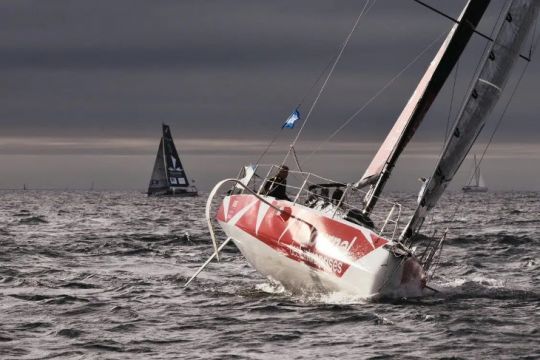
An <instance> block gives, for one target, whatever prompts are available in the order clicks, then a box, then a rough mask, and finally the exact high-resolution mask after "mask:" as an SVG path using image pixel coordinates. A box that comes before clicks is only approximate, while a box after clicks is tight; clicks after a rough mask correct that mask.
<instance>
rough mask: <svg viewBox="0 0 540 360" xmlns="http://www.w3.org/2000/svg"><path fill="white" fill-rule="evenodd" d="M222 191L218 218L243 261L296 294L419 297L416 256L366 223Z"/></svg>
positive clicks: (420, 272) (421, 282) (421, 280)
mask: <svg viewBox="0 0 540 360" xmlns="http://www.w3.org/2000/svg"><path fill="white" fill-rule="evenodd" d="M262 198H263V199H264V200H266V201H268V202H269V203H271V204H272V205H273V206H275V207H277V208H279V209H281V211H277V210H275V209H274V208H272V207H270V206H269V205H267V204H265V203H264V202H263V201H261V200H260V199H259V198H258V197H257V196H254V195H230V196H226V197H225V198H224V200H223V202H222V204H221V206H220V208H219V210H218V213H217V220H218V222H219V224H220V225H221V227H222V228H223V230H224V231H225V233H226V234H227V236H229V237H231V238H232V240H233V241H234V243H235V244H236V246H237V247H238V248H239V249H240V251H241V253H242V254H243V255H244V256H245V257H246V259H247V261H248V262H249V263H250V264H251V265H252V266H253V267H254V268H255V269H256V270H257V271H258V272H260V273H261V274H263V275H265V276H266V277H268V278H269V279H271V280H273V281H277V282H279V283H281V284H282V285H283V287H284V288H285V289H287V290H288V291H290V292H292V293H295V294H326V293H336V292H337V293H343V294H345V295H349V296H354V297H359V298H377V297H381V296H391V297H395V296H405V297H414V296H421V295H422V293H423V290H424V288H425V282H426V276H425V274H424V271H423V270H422V267H421V265H420V264H419V263H418V261H417V260H416V258H414V257H413V256H410V255H409V254H406V253H401V254H399V252H396V251H394V250H393V248H394V246H395V245H396V244H395V243H394V242H392V241H390V240H387V239H385V238H383V237H380V236H379V235H377V234H376V233H374V232H373V231H372V230H370V229H368V228H367V227H363V226H360V225H356V224H353V223H350V222H348V221H345V220H341V219H332V218H330V217H328V216H327V215H325V214H323V213H321V212H320V211H317V210H314V209H311V208H308V207H305V206H302V205H299V204H293V203H292V202H289V201H284V200H276V199H274V198H272V197H262Z"/></svg>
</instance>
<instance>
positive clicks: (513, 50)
mask: <svg viewBox="0 0 540 360" xmlns="http://www.w3.org/2000/svg"><path fill="white" fill-rule="evenodd" d="M539 5H540V2H539V1H538V0H513V1H510V2H509V3H508V4H507V5H506V9H505V10H506V11H505V12H504V13H503V14H506V15H505V18H504V20H503V21H502V22H501V23H500V25H499V28H498V31H497V32H496V34H497V35H496V38H495V41H494V42H493V43H491V44H490V46H489V47H488V49H487V51H486V54H485V56H484V59H483V60H482V63H481V68H480V72H479V75H477V77H476V81H475V82H474V84H473V87H472V88H471V89H470V91H469V94H468V97H467V100H466V101H465V104H464V106H463V108H462V109H461V112H460V114H459V116H458V118H457V121H456V123H455V124H454V127H453V129H452V130H451V134H452V135H451V136H450V137H449V139H448V141H447V142H446V145H445V148H444V151H443V153H442V155H441V158H440V159H439V163H438V165H437V167H436V170H435V173H434V174H433V176H432V177H431V178H430V179H429V180H428V182H427V183H426V186H425V189H424V190H423V192H422V193H421V194H420V198H419V205H418V207H417V209H416V211H415V213H414V215H413V217H412V219H411V221H410V222H409V224H408V225H407V227H406V228H405V230H404V231H403V234H402V237H409V236H411V235H412V234H415V233H416V232H417V231H418V230H419V229H420V227H421V226H422V223H423V221H424V219H425V216H426V214H427V212H428V211H429V210H430V209H432V208H433V207H434V206H435V204H436V203H437V201H438V200H439V198H440V197H441V195H442V193H443V192H444V190H445V189H446V187H447V186H448V184H449V182H450V181H451V180H452V178H453V177H454V175H455V174H456V172H457V171H458V169H459V167H460V165H461V163H462V161H463V159H464V158H465V156H466V155H467V153H468V152H469V150H470V148H471V147H472V145H473V144H474V142H475V140H476V138H477V137H478V135H479V134H480V132H481V130H482V128H483V127H484V125H485V121H486V118H487V116H488V115H489V113H490V111H491V110H492V109H493V107H494V106H495V103H496V102H497V100H498V99H499V97H500V94H501V92H502V90H503V88H504V86H505V84H506V80H507V79H508V76H509V74H510V71H511V69H512V67H513V65H514V63H515V61H516V60H517V59H518V57H519V54H520V53H519V52H520V49H521V47H522V44H523V42H524V40H525V38H526V37H527V35H528V33H529V31H530V29H531V27H532V25H533V23H534V22H535V20H536V16H537V13H538V7H539Z"/></svg>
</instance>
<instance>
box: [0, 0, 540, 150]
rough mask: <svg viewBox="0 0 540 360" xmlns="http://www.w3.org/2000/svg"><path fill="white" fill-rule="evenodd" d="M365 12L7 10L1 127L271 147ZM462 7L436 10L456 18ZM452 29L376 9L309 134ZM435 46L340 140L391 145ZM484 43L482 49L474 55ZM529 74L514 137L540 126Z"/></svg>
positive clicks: (439, 120) (216, 6)
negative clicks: (169, 130)
mask: <svg viewBox="0 0 540 360" xmlns="http://www.w3.org/2000/svg"><path fill="white" fill-rule="evenodd" d="M363 4H364V2H363V1H352V0H350V1H344V0H339V1H337V0H336V1H330V0H315V1H314V0H303V1H284V0H283V1H263V0H259V1H254V0H245V1H233V0H222V1H201V0H193V1H185V0H184V1H165V0H159V1H155V0H154V1H127V0H126V1H123V0H117V1H67V0H55V1H37V0H36V1H25V0H22V1H21V0H17V1H3V2H1V3H0V24H1V30H2V31H0V78H1V79H2V86H1V88H0V131H1V132H2V134H5V135H12V136H44V135H46V136H68V137H96V136H104V135H106V136H113V137H114V136H125V137H130V136H148V137H151V136H155V135H156V133H158V132H159V128H158V126H157V125H158V124H159V123H160V122H162V121H163V122H169V123H171V125H173V129H181V131H180V130H178V131H176V134H178V136H179V137H184V138H191V137H201V138H208V137H214V136H215V137H228V138H244V137H256V138H259V139H264V138H266V137H268V136H271V135H269V134H272V133H273V131H274V129H276V128H278V127H279V125H280V123H281V121H282V119H283V118H284V117H285V116H286V115H287V113H288V112H289V111H291V109H292V108H293V107H294V106H295V105H296V103H298V101H299V100H300V99H301V98H302V97H303V96H304V95H306V93H307V94H308V95H309V96H308V99H312V98H313V95H314V90H313V89H312V90H311V92H309V91H308V90H309V89H310V87H311V85H312V83H313V81H314V80H315V79H316V78H317V76H318V75H319V74H320V72H321V70H322V69H323V68H324V67H325V66H326V64H327V63H328V61H329V60H330V59H331V58H332V56H334V55H335V54H336V52H337V49H338V47H339V44H340V43H341V42H342V41H343V39H344V37H345V35H346V34H347V32H348V31H349V29H350V27H351V25H352V23H353V22H354V19H355V17H356V15H357V14H358V13H359V12H360V10H361V8H362V6H363ZM463 4H464V1H455V2H454V1H452V2H443V3H442V4H439V2H435V3H434V5H436V6H438V7H440V8H442V9H443V10H444V11H447V12H448V13H450V14H451V15H453V16H457V15H458V14H459V11H460V10H461V7H462V6H463ZM500 5H501V1H494V2H493V5H492V6H491V8H490V13H489V14H490V16H489V17H488V19H486V21H484V22H483V23H482V26H481V29H482V31H484V32H489V30H490V28H491V26H492V25H493V24H492V23H493V21H492V20H493V16H494V15H495V14H496V13H497V12H498V9H499V8H500ZM450 25H451V24H450V23H449V22H448V21H447V20H445V19H443V18H441V17H440V16H438V15H436V14H433V13H432V12H430V11H428V10H426V9H424V8H422V7H420V6H419V5H417V4H415V3H414V2H413V1H409V0H407V1H397V0H394V1H392V0H379V1H378V2H377V3H376V5H375V6H374V7H373V8H372V10H371V11H370V13H369V14H368V15H367V16H366V17H365V18H364V19H363V20H362V22H361V24H360V26H359V28H358V30H357V32H356V33H355V34H354V36H353V38H352V40H351V43H350V46H349V47H348V49H347V51H346V52H345V55H344V57H343V60H342V62H341V63H340V64H339V66H338V67H337V69H336V72H335V76H334V77H333V78H332V80H331V81H330V83H329V85H328V88H327V91H326V93H325V94H324V96H323V97H322V99H321V102H320V104H319V105H318V107H317V110H316V111H315V112H314V115H313V117H312V119H311V120H310V124H309V126H308V127H307V128H306V137H308V138H315V139H316V138H324V136H325V135H327V134H328V133H330V132H331V131H332V130H333V129H335V128H336V127H337V126H338V125H339V124H340V123H341V122H342V121H343V120H345V119H346V118H347V117H348V116H349V115H350V114H351V113H353V112H354V111H355V110H356V109H357V108H358V107H360V106H361V105H362V104H363V103H364V102H366V101H367V100H368V99H369V98H370V97H371V96H372V95H373V94H374V93H375V92H376V91H378V90H379V89H380V88H381V87H382V86H383V85H384V84H385V83H386V82H387V81H388V80H389V79H391V78H392V77H393V76H394V75H395V74H396V73H397V72H399V71H400V70H401V69H402V68H403V67H404V66H405V65H406V64H407V63H408V62H409V61H410V60H411V59H413V58H414V57H415V56H416V55H417V54H418V53H419V52H420V51H421V50H422V49H424V48H425V47H426V46H427V44H429V43H430V42H431V41H433V39H435V38H437V37H438V36H440V35H441V34H443V33H445V32H447V31H448V30H449V28H450ZM438 45H439V43H437V44H436V45H435V47H434V48H432V49H430V50H429V51H428V52H427V53H426V55H425V56H424V57H423V58H422V59H420V60H419V61H418V63H417V64H415V65H414V66H412V67H411V69H409V71H407V72H406V73H405V74H404V76H402V77H401V78H400V79H399V80H398V81H397V82H396V83H395V84H394V86H393V87H391V88H390V89H389V90H388V91H387V92H385V93H384V95H383V96H381V97H380V98H378V99H377V100H376V101H375V102H374V103H373V104H372V105H371V106H370V107H369V108H368V109H366V111H365V112H363V113H362V114H361V116H359V118H358V120H356V121H354V122H353V123H352V124H351V125H350V126H349V127H348V128H347V130H348V131H347V132H345V133H344V134H343V135H341V136H342V137H343V139H353V138H361V139H368V140H371V141H373V140H374V139H373V137H376V139H375V140H379V139H380V138H381V137H382V136H384V133H385V132H386V131H387V130H388V128H389V127H390V126H391V124H392V122H393V121H394V119H395V117H396V116H397V115H398V114H399V111H400V110H401V108H402V106H403V104H404V103H405V102H406V100H407V97H408V96H409V95H410V93H411V91H412V89H414V86H415V84H416V82H417V81H418V79H419V77H420V76H421V74H422V71H423V70H424V69H425V67H426V66H427V64H428V63H429V61H430V59H431V57H432V56H433V53H434V52H435V51H436V48H437V46H438ZM482 45H483V42H482V41H481V40H480V39H476V40H475V42H474V46H473V47H472V49H471V50H470V51H469V52H468V53H469V57H470V58H471V59H474V58H475V57H477V55H478V53H479V49H481V46H482ZM469 64H474V61H472V60H470V61H469ZM469 67H470V68H472V66H469ZM462 69H464V70H462V71H461V72H460V75H463V80H461V81H460V82H459V86H460V87H459V88H458V91H457V92H458V93H463V92H464V89H465V88H466V84H467V79H466V76H465V75H466V74H467V70H466V69H467V67H466V66H462ZM529 70H530V71H529V73H528V74H529V78H530V80H527V79H526V80H525V82H524V84H523V88H522V90H523V91H521V93H522V95H523V94H524V96H522V97H521V98H520V99H521V100H520V101H521V102H520V106H519V107H518V109H519V111H518V110H516V113H514V114H518V113H519V119H518V120H516V121H518V122H519V124H520V125H524V126H516V127H513V128H512V129H510V130H511V131H509V132H508V133H507V135H508V136H510V135H512V134H514V137H519V136H520V134H524V135H525V136H528V135H527V134H530V133H531V132H530V131H529V130H530V129H535V130H538V125H537V124H536V122H535V121H534V117H535V112H534V111H533V110H534V105H535V101H536V100H535V98H534V96H532V95H530V94H531V93H532V89H533V88H534V86H535V81H534V79H535V78H537V74H538V66H534V64H533V66H531V68H530V69H529ZM444 94H446V95H444ZM444 94H443V96H442V97H441V99H440V100H438V104H437V106H436V107H435V108H434V109H433V111H432V112H431V113H430V117H431V119H428V120H427V121H426V125H425V126H424V127H423V130H422V131H423V132H424V133H425V134H423V133H422V132H421V133H420V134H419V137H424V138H425V139H432V137H433V136H435V135H437V136H438V135H440V129H441V128H442V127H443V126H444V119H446V117H447V109H448V99H449V96H448V94H449V90H448V89H445V91H444ZM510 115H512V114H510ZM523 128H527V129H523ZM520 129H522V130H520ZM338 139H339V138H338Z"/></svg>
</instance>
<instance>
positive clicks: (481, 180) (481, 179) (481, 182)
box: [476, 169, 486, 188]
mask: <svg viewBox="0 0 540 360" xmlns="http://www.w3.org/2000/svg"><path fill="white" fill-rule="evenodd" d="M476 186H478V187H483V188H484V187H486V182H485V181H484V177H483V176H482V174H481V173H480V169H478V182H477V183H476Z"/></svg>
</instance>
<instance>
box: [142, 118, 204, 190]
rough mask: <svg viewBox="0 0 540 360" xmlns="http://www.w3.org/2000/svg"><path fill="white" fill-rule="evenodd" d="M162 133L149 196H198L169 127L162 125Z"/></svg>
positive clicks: (149, 187)
mask: <svg viewBox="0 0 540 360" xmlns="http://www.w3.org/2000/svg"><path fill="white" fill-rule="evenodd" d="M162 131H163V134H162V136H161V141H160V142H159V148H158V151H157V155H156V161H155V162H154V170H153V171H152V177H151V178H150V185H149V186H148V192H147V194H148V196H183V197H185V196H197V195H198V191H197V188H196V187H195V186H194V185H192V184H190V182H189V180H188V177H187V174H186V171H185V170H184V167H183V166H182V162H181V161H180V157H179V156H178V151H176V146H174V141H173V139H172V135H171V130H170V128H169V125H166V124H162ZM192 182H194V181H193V180H192Z"/></svg>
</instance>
